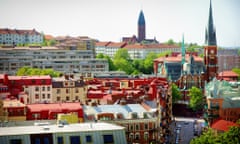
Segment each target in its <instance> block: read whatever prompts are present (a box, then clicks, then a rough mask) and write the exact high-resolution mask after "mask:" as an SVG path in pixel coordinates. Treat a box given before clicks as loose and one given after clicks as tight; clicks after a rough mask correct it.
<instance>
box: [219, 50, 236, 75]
mask: <svg viewBox="0 0 240 144" xmlns="http://www.w3.org/2000/svg"><path fill="white" fill-rule="evenodd" d="M217 58H218V72H223V71H231V70H232V69H233V68H240V56H239V55H238V49H218V51H217Z"/></svg>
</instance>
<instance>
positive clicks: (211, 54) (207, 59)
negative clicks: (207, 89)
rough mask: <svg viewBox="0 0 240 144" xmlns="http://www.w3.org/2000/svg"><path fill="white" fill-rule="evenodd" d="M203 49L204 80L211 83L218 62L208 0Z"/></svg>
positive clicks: (215, 73)
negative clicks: (207, 16)
mask: <svg viewBox="0 0 240 144" xmlns="http://www.w3.org/2000/svg"><path fill="white" fill-rule="evenodd" d="M205 44H206V46H205V47H204V63H205V66H206V72H205V74H206V80H207V81H211V80H212V79H213V78H214V77H216V76H217V71H218V62H217V42H216V30H215V27H214V24H213V16H212V2H211V0H210V8H209V18H208V26H207V28H206V34H205Z"/></svg>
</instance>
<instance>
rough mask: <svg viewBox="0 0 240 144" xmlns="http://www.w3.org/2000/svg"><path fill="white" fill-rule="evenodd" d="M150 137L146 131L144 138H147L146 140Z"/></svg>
mask: <svg viewBox="0 0 240 144" xmlns="http://www.w3.org/2000/svg"><path fill="white" fill-rule="evenodd" d="M148 138H149V135H148V132H145V133H144V139H145V140H148Z"/></svg>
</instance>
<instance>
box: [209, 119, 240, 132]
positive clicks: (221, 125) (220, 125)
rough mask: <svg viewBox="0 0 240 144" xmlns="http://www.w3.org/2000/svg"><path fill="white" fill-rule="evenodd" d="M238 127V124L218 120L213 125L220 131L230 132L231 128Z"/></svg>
mask: <svg viewBox="0 0 240 144" xmlns="http://www.w3.org/2000/svg"><path fill="white" fill-rule="evenodd" d="M232 126H238V125H237V124H236V123H234V122H231V121H226V120H217V121H216V122H215V123H213V124H212V126H211V127H212V128H213V129H216V130H219V131H228V130H229V128H230V127H232Z"/></svg>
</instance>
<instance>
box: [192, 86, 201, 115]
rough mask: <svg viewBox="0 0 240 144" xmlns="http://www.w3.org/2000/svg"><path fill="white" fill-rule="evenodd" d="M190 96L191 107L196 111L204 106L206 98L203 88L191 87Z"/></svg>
mask: <svg viewBox="0 0 240 144" xmlns="http://www.w3.org/2000/svg"><path fill="white" fill-rule="evenodd" d="M189 96H190V97H191V98H190V102H189V106H190V108H192V109H193V110H194V111H196V110H200V109H202V108H203V100H204V99H203V94H202V91H201V89H199V88H197V87H195V86H193V87H192V88H191V89H189Z"/></svg>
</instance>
